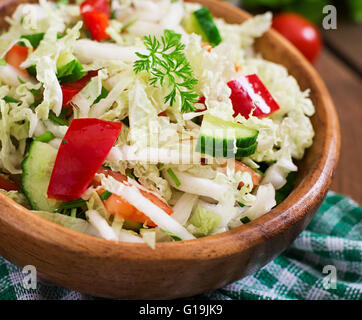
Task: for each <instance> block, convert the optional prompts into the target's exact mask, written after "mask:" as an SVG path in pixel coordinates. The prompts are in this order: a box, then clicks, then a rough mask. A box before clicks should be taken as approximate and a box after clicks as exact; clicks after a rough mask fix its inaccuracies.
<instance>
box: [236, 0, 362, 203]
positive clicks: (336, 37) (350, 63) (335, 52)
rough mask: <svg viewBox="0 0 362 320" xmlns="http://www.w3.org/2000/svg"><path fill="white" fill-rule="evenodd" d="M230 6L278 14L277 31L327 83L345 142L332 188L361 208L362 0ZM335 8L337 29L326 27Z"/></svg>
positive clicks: (240, 1) (246, 1)
mask: <svg viewBox="0 0 362 320" xmlns="http://www.w3.org/2000/svg"><path fill="white" fill-rule="evenodd" d="M229 2H231V3H232V4H234V5H235V6H238V7H241V8H242V9H244V10H246V11H249V12H250V13H252V14H257V13H261V12H265V11H272V12H273V16H274V21H273V26H274V28H275V29H277V30H278V31H279V32H280V33H282V34H283V35H284V36H286V37H287V38H288V39H289V40H291V42H293V43H294V44H295V45H296V46H297V47H298V48H299V49H300V50H301V51H302V53H304V55H305V56H306V57H307V58H308V59H309V60H310V61H311V63H313V65H314V67H315V68H316V69H317V71H318V72H319V74H320V75H321V77H322V78H323V80H324V82H325V83H326V85H327V87H328V89H329V92H330V94H331V96H332V98H333V100H334V103H335V105H336V108H337V112H338V115H339V120H340V126H341V138H342V147H341V156H340V162H339V166H338V169H337V172H336V175H335V177H334V180H333V184H332V187H331V189H332V190H333V191H336V192H339V193H342V194H344V195H348V196H350V197H352V198H353V199H354V200H356V201H357V202H358V203H359V204H361V203H362V186H361V183H362V179H361V176H362V175H361V171H360V166H361V165H362V146H361V138H362V125H361V122H362V0H344V1H343V0H230V1H229ZM330 5H333V6H334V8H335V13H336V14H335V21H334V22H336V25H335V26H334V27H335V28H334V29H326V28H325V25H324V23H323V22H325V23H327V24H328V23H331V20H330V17H327V15H328V14H329V13H330V12H331V11H330V10H328V8H330V7H326V6H330ZM323 10H325V12H323ZM332 10H333V8H332ZM290 13H293V14H290ZM295 14H297V15H295ZM300 18H301V19H304V20H301V19H300ZM313 28H315V29H313ZM307 29H308V31H307ZM313 30H315V31H313Z"/></svg>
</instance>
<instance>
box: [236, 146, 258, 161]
mask: <svg viewBox="0 0 362 320" xmlns="http://www.w3.org/2000/svg"><path fill="white" fill-rule="evenodd" d="M257 148H258V142H255V143H254V144H252V145H251V146H249V147H247V148H238V150H237V151H236V154H235V159H237V160H239V159H241V158H244V157H249V156H251V155H252V154H254V153H255V152H256V149H257Z"/></svg>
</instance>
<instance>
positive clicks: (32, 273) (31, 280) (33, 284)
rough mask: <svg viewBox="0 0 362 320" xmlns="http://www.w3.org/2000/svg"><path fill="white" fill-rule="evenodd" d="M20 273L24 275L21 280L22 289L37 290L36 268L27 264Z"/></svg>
mask: <svg viewBox="0 0 362 320" xmlns="http://www.w3.org/2000/svg"><path fill="white" fill-rule="evenodd" d="M22 273H23V274H25V277H24V278H23V287H24V289H34V290H35V289H36V288H37V272H36V267H35V266H33V265H31V264H29V265H27V266H25V267H24V268H23V270H22Z"/></svg>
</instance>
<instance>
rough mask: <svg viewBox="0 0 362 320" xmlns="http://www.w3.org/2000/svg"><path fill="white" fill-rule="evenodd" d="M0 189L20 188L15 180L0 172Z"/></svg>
mask: <svg viewBox="0 0 362 320" xmlns="http://www.w3.org/2000/svg"><path fill="white" fill-rule="evenodd" d="M0 189H3V190H6V191H11V190H17V191H18V190H20V187H19V186H18V185H17V184H15V182H13V181H11V180H9V179H8V178H6V177H4V176H3V175H1V174H0Z"/></svg>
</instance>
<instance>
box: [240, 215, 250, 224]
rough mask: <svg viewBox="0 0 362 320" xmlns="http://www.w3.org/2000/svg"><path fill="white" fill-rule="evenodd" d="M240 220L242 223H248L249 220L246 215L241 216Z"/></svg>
mask: <svg viewBox="0 0 362 320" xmlns="http://www.w3.org/2000/svg"><path fill="white" fill-rule="evenodd" d="M240 221H241V222H242V223H243V224H247V223H249V222H250V221H251V220H250V219H249V218H248V217H243V218H241V219H240Z"/></svg>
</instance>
